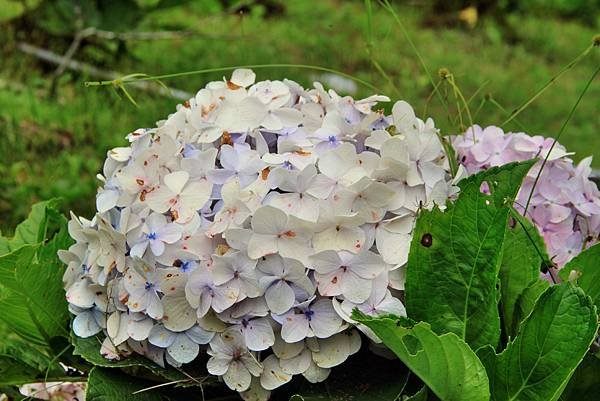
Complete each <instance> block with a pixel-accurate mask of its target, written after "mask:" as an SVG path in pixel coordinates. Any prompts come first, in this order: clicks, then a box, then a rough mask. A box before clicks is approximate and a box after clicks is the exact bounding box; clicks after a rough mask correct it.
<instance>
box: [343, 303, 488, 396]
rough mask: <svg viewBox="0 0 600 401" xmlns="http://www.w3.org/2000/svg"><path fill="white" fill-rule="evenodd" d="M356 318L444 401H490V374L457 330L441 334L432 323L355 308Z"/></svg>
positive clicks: (354, 316) (353, 315)
mask: <svg viewBox="0 0 600 401" xmlns="http://www.w3.org/2000/svg"><path fill="white" fill-rule="evenodd" d="M352 318H353V319H354V320H356V321H358V322H360V323H362V324H364V325H365V326H367V327H369V328H370V329H371V330H373V332H374V333H375V334H376V335H377V337H379V338H380V339H381V340H382V341H383V343H384V344H385V345H386V346H387V347H388V348H389V349H391V350H392V351H393V352H394V353H395V354H396V355H397V356H398V358H400V360H401V361H402V362H403V363H404V364H405V365H406V366H407V367H408V368H409V369H410V370H411V371H412V372H413V373H415V374H416V375H417V376H418V377H419V378H420V379H421V380H422V381H423V382H424V383H425V384H426V385H427V387H429V389H430V390H431V391H432V392H433V393H435V394H436V395H437V396H438V397H439V398H440V399H442V400H444V401H488V400H489V397H490V391H489V385H488V378H487V375H486V371H485V368H484V367H483V365H482V364H481V361H479V359H478V358H477V356H476V355H475V353H474V352H473V351H472V350H471V348H469V346H468V345H467V344H466V343H465V342H464V341H463V340H461V339H460V338H459V337H458V336H457V335H456V334H454V333H446V334H442V335H438V334H436V333H434V332H433V331H432V330H431V327H430V326H429V324H427V323H425V322H419V323H417V324H415V325H413V326H409V327H405V326H404V325H405V323H404V321H405V320H406V319H404V320H403V319H402V318H397V317H394V316H382V317H371V316H367V315H364V314H362V313H360V312H359V311H358V310H355V311H354V312H353V314H352Z"/></svg>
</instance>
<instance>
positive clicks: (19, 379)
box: [0, 355, 44, 387]
mask: <svg viewBox="0 0 600 401" xmlns="http://www.w3.org/2000/svg"><path fill="white" fill-rule="evenodd" d="M43 378H44V376H43V375H42V374H41V372H39V371H36V370H34V369H32V368H31V366H29V365H27V364H25V363H23V362H22V361H19V360H17V359H15V358H12V357H10V356H7V355H0V387H2V386H18V385H21V384H25V383H32V382H35V381H39V380H40V379H43Z"/></svg>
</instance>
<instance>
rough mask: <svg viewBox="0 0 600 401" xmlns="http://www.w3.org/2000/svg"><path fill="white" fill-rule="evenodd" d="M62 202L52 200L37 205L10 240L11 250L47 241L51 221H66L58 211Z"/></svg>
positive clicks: (32, 208)
mask: <svg viewBox="0 0 600 401" xmlns="http://www.w3.org/2000/svg"><path fill="white" fill-rule="evenodd" d="M59 204H60V200H58V199H50V200H47V201H44V202H39V203H36V204H35V205H33V206H32V207H31V212H30V213H29V216H28V217H27V219H26V220H25V221H23V222H22V223H21V224H19V225H18V226H17V228H16V229H15V235H14V236H13V238H11V239H10V240H9V246H10V249H11V250H15V249H17V248H19V247H20V246H22V245H28V244H29V245H32V244H38V243H40V242H43V241H44V240H46V239H47V238H46V234H47V233H48V228H49V225H50V222H51V221H53V220H54V221H56V222H60V221H61V220H63V219H64V217H63V216H62V215H60V213H59V211H58V205H59Z"/></svg>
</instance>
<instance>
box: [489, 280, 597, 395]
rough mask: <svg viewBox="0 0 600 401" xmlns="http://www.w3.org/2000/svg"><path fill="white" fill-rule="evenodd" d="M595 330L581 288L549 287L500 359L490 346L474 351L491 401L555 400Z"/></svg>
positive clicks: (592, 310) (593, 315) (593, 311)
mask: <svg viewBox="0 0 600 401" xmlns="http://www.w3.org/2000/svg"><path fill="white" fill-rule="evenodd" d="M597 329H598V321H597V316H596V308H595V306H594V304H593V303H592V299H591V298H590V297H588V296H587V295H585V293H584V292H583V290H581V288H577V287H574V286H573V285H571V284H568V283H567V284H562V285H555V286H552V287H550V288H549V289H548V290H547V291H546V292H545V293H544V294H542V296H541V297H540V299H539V300H538V302H537V304H536V306H535V308H534V310H533V312H532V313H531V314H530V315H529V317H528V318H527V319H526V320H525V322H523V324H522V325H521V328H520V330H519V333H518V335H517V336H516V337H515V339H514V341H513V342H512V343H509V345H508V346H507V348H506V349H505V350H504V351H503V352H502V353H500V354H498V355H496V354H495V352H494V350H493V348H492V347H491V346H488V347H485V348H482V349H481V350H479V351H478V355H479V356H480V357H481V360H482V362H483V364H484V365H485V367H486V369H487V372H488V376H489V378H490V389H491V393H492V401H512V400H519V401H554V400H557V399H558V397H559V396H560V394H561V393H562V391H563V389H564V388H565V386H566V384H567V383H568V381H569V378H570V377H571V375H572V374H573V372H574V371H575V368H576V367H577V365H579V363H580V362H581V360H582V359H583V357H584V355H585V353H586V352H587V349H588V347H589V346H590V344H591V342H592V341H593V339H594V337H595V335H596V331H597Z"/></svg>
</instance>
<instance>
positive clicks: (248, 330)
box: [61, 69, 589, 399]
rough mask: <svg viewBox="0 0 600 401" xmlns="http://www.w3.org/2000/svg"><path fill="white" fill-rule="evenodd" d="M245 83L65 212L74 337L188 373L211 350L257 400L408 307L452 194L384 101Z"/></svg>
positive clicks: (441, 162) (431, 147)
mask: <svg viewBox="0 0 600 401" xmlns="http://www.w3.org/2000/svg"><path fill="white" fill-rule="evenodd" d="M255 78H256V76H255V74H254V73H253V72H252V71H250V70H244V69H240V70H236V71H234V72H233V74H232V76H231V77H230V78H229V79H224V80H223V81H218V82H211V83H209V84H208V85H207V86H206V87H205V88H203V89H201V90H200V91H199V92H198V93H197V94H196V96H195V97H194V98H192V99H189V100H188V101H186V102H185V103H184V104H182V105H179V106H178V107H177V110H176V111H175V112H174V113H173V114H171V115H170V116H168V118H167V119H166V120H162V121H159V122H158V123H157V126H156V127H154V128H149V129H140V130H136V131H134V132H133V133H131V134H129V135H128V136H127V139H128V140H129V142H130V146H129V147H120V148H115V149H113V150H111V151H109V152H108V157H107V159H106V162H105V165H104V169H103V174H102V175H101V176H100V178H101V181H102V188H100V189H99V191H98V196H97V208H98V213H97V214H96V216H94V217H93V218H92V219H91V220H86V219H83V218H78V217H76V216H73V219H72V220H71V222H70V224H69V232H70V234H71V236H72V237H73V238H74V239H75V240H76V244H75V245H73V246H72V247H71V248H70V249H69V250H68V251H64V252H61V258H62V260H63V261H64V262H65V263H66V264H68V269H67V273H65V277H64V283H65V288H66V290H67V300H68V301H69V303H70V310H71V311H72V313H73V314H75V315H76V317H75V320H74V323H73V326H74V331H75V333H76V334H77V335H78V336H81V337H89V336H93V335H96V334H98V333H102V334H103V335H104V336H105V337H106V340H105V341H104V343H103V346H102V353H103V355H105V356H106V357H108V358H123V357H126V356H127V355H129V354H131V353H133V352H135V353H138V354H141V355H145V356H146V357H148V358H150V359H152V360H153V361H154V362H156V363H158V364H159V365H162V366H165V365H172V366H177V367H179V366H183V368H184V369H185V364H186V363H189V362H191V361H194V360H195V359H196V358H198V357H199V356H201V355H206V354H208V355H209V356H210V358H209V359H208V365H207V369H208V372H209V373H211V374H213V375H217V376H219V377H221V378H222V379H223V381H224V382H225V384H226V385H227V386H228V387H230V388H231V389H233V390H236V391H238V392H240V393H242V396H245V397H254V399H266V397H268V395H269V392H270V391H272V390H274V389H275V388H277V387H279V386H281V385H283V384H285V383H287V382H288V381H290V380H292V378H293V376H296V375H302V376H304V377H305V378H306V379H307V380H309V381H310V382H313V383H315V382H319V381H323V380H325V378H327V376H328V374H329V371H330V369H331V368H333V367H335V366H337V365H339V364H341V363H343V362H344V361H345V360H346V359H347V358H348V357H349V356H350V355H352V354H354V353H356V352H357V351H358V349H359V348H360V341H361V340H360V338H361V337H360V335H359V334H358V332H357V331H356V330H355V328H354V327H355V326H356V324H355V322H354V321H352V320H351V319H350V317H349V311H351V309H352V308H353V307H358V308H359V309H361V310H364V311H365V312H366V313H369V314H374V315H376V314H384V313H398V314H404V313H405V311H404V306H403V305H402V302H401V301H400V298H399V297H398V292H397V291H398V290H402V289H403V277H404V268H405V267H404V265H405V264H406V261H407V257H408V249H409V244H410V241H411V233H412V227H413V224H414V220H415V218H416V214H417V211H418V210H419V208H420V207H422V205H424V207H428V208H431V207H433V206H434V205H436V204H437V205H438V206H440V207H443V205H444V203H445V201H446V199H447V198H448V196H449V195H451V194H453V193H455V192H456V188H455V187H453V186H452V180H451V177H450V175H449V172H448V163H447V159H446V157H445V155H444V153H443V150H442V145H441V143H440V141H439V139H438V132H437V129H436V128H435V126H434V124H433V121H432V120H431V119H429V120H427V121H425V122H424V121H422V120H420V119H419V118H417V117H416V116H415V113H414V111H413V109H412V108H411V107H410V105H408V103H406V102H398V103H396V104H395V105H394V106H393V109H392V115H390V116H386V115H385V114H384V113H383V112H382V111H374V110H373V107H374V106H375V104H376V103H377V102H381V101H389V99H388V98H387V97H384V96H371V97H369V98H366V99H362V100H354V99H352V98H351V97H348V96H345V97H343V96H340V95H338V94H337V93H335V92H334V91H331V90H330V91H327V90H325V89H324V88H323V86H321V85H320V84H318V83H315V84H314V87H313V88H310V89H304V88H302V87H301V86H300V85H298V84H297V83H295V82H292V81H289V80H284V81H263V82H257V83H256V82H255ZM584 184H585V183H580V184H579V185H584ZM573 185H576V183H573ZM588 190H589V189H588ZM579 204H580V207H581V208H582V210H587V209H586V205H585V204H584V203H583V201H581V202H579ZM557 213H558V212H557ZM357 328H358V329H359V330H363V331H365V332H367V334H370V333H369V332H368V331H367V330H366V328H364V327H357Z"/></svg>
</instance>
